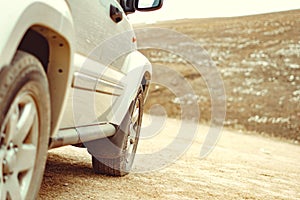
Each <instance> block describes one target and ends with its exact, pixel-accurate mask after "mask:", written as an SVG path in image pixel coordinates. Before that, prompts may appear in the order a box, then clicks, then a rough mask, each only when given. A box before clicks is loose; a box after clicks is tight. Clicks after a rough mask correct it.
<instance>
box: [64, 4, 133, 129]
mask: <svg viewBox="0 0 300 200" xmlns="http://www.w3.org/2000/svg"><path fill="white" fill-rule="evenodd" d="M67 2H68V4H69V6H70V9H71V12H72V16H73V19H74V26H75V31H76V39H75V40H76V54H75V55H74V67H75V73H74V77H73V83H72V89H71V92H70V94H69V99H68V102H67V105H66V111H65V113H64V116H63V119H62V123H61V126H60V128H61V129H64V128H73V127H79V126H87V125H94V124H99V123H106V122H108V121H109V120H108V119H107V118H106V115H105V113H108V112H109V110H110V108H111V106H112V105H113V103H114V102H115V100H116V99H117V98H118V97H119V96H120V95H121V94H122V90H123V88H124V84H126V83H123V82H122V79H123V78H124V76H126V73H125V72H124V71H123V70H122V67H123V64H124V62H125V59H126V57H127V55H128V54H129V53H131V52H133V51H135V50H136V44H135V35H134V32H133V30H132V27H131V25H130V23H129V22H128V20H127V17H126V15H125V13H124V12H123V10H122V8H121V6H120V5H119V3H118V2H117V1H115V0H89V1H83V0H67Z"/></svg>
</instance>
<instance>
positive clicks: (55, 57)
mask: <svg viewBox="0 0 300 200" xmlns="http://www.w3.org/2000/svg"><path fill="white" fill-rule="evenodd" d="M18 50H22V51H25V52H28V53H30V54H32V55H34V56H35V57H36V58H37V59H39V61H40V62H41V64H42V65H43V67H44V70H45V72H46V74H47V77H48V82H49V90H50V98H51V133H50V134H51V135H52V134H53V133H55V132H56V131H57V130H58V122H59V121H60V117H61V115H62V114H61V112H62V109H63V105H64V100H65V98H66V93H67V89H68V87H69V85H70V79H71V76H70V70H71V48H70V45H69V42H68V41H67V40H66V39H65V38H64V37H62V36H61V35H60V34H58V33H56V32H55V31H53V30H51V29H49V28H47V27H43V26H40V25H36V26H32V27H30V28H29V29H28V30H27V31H26V33H25V34H24V36H23V38H22V40H21V42H20V44H19V46H18Z"/></svg>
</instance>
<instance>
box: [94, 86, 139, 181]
mask: <svg viewBox="0 0 300 200" xmlns="http://www.w3.org/2000/svg"><path fill="white" fill-rule="evenodd" d="M143 105H144V98H143V93H142V91H140V92H138V94H137V96H136V98H135V99H134V101H133V102H132V103H131V105H130V107H129V110H128V112H127V114H126V116H125V117H124V119H123V121H122V123H121V125H120V126H119V127H118V129H117V132H116V134H115V135H114V136H113V137H111V138H107V139H102V140H98V141H93V145H96V146H97V148H96V149H98V150H97V151H98V152H95V151H94V152H95V153H93V152H91V151H90V153H91V154H92V163H93V169H94V171H95V172H96V173H99V174H105V175H109V176H124V175H126V174H128V173H129V172H130V170H131V168H132V164H133V161H134V157H135V154H136V150H137V145H138V141H139V136H140V130H141V124H142V117H143ZM88 146H89V145H88ZM88 148H89V147H88Z"/></svg>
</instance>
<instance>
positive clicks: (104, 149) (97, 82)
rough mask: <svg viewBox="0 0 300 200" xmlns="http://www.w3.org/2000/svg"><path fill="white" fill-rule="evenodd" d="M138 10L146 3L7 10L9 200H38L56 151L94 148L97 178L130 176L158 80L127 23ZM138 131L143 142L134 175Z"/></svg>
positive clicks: (4, 77) (60, 2) (4, 120)
mask: <svg viewBox="0 0 300 200" xmlns="http://www.w3.org/2000/svg"><path fill="white" fill-rule="evenodd" d="M141 1H143V0H140V2H141ZM125 5H126V6H125ZM161 5H162V1H159V2H158V3H157V4H156V5H150V4H149V5H148V7H147V5H146V7H142V8H141V9H140V10H143V11H147V10H155V9H158V8H160V7H161ZM143 6H144V5H143ZM138 7H139V1H138V0H136V1H134V0H128V1H126V0H121V2H118V1H116V0H91V1H81V0H66V1H64V0H52V1H48V0H26V1H17V0H12V1H1V2H0V8H1V11H2V12H1V14H0V15H1V18H0V27H1V37H0V89H1V91H0V124H1V143H0V161H1V163H2V166H1V167H0V172H1V171H2V172H1V173H0V176H1V177H0V195H1V199H33V198H35V196H36V194H37V192H38V189H39V185H40V183H41V179H42V174H43V170H44V165H45V161H46V155H45V152H46V151H47V149H49V148H55V147H60V146H64V145H69V144H72V145H77V146H86V147H87V149H88V151H89V152H90V153H91V155H92V157H93V165H95V166H94V169H95V171H96V172H98V173H102V172H103V173H104V174H109V175H116V176H122V175H125V174H127V173H128V172H129V171H130V168H131V165H132V162H133V159H134V154H135V151H136V145H137V141H138V135H139V131H140V125H141V117H142V112H143V107H142V106H143V103H144V101H145V98H146V94H147V90H148V86H149V84H150V81H151V64H150V62H149V61H148V60H147V58H145V57H144V56H143V55H142V54H141V53H140V52H139V51H138V50H137V44H136V37H135V34H134V31H133V28H132V26H131V24H130V23H129V21H128V19H127V17H126V15H125V14H128V13H132V12H134V11H135V10H136V9H139V8H138ZM25 72H26V73H25ZM22 73H25V74H22ZM134 113H137V116H134ZM26 117H27V118H30V123H29V124H30V127H29V125H26ZM135 117H137V118H135ZM133 120H136V121H134V122H133ZM19 124H21V125H22V126H21V125H20V127H19ZM24 124H25V125H24ZM19 129H20V130H19ZM22 129H24V130H26V131H25V132H28V133H25V132H24V131H23V132H24V133H23V132H22ZM131 130H133V131H132V132H134V134H135V136H134V139H131V140H130V141H131V142H132V141H134V140H136V144H135V142H134V144H135V146H134V147H133V150H131V151H132V152H131V154H132V155H130V159H132V161H131V162H130V164H124V166H122V167H125V168H126V170H124V169H123V168H122V169H121V168H120V165H123V164H122V163H121V160H122V159H123V158H124V155H123V154H124V151H125V150H126V149H127V148H128V146H130V144H131V143H128V145H127V142H128V141H129V139H128V138H130V137H132V136H131V135H130V134H131ZM19 133H20V135H22V134H23V135H24V136H22V137H24V138H22V141H21V142H19V143H18V142H17V139H16V138H18V137H19V136H18V134H19ZM35 137H36V138H35ZM32 138H33V139H32ZM40 142H41V143H40ZM82 144H84V145H82ZM31 147H32V151H31V153H28V152H30V151H29V150H28V149H30V148H31ZM126 151H127V150H126ZM26 153H28V157H27V158H28V159H29V160H28V159H27V160H26V158H24V156H25V157H26ZM23 154H24V155H23ZM121 154H122V155H121ZM31 158H32V160H33V161H32V162H31V161H30V159H31ZM120 158H122V159H121V160H120ZM126 158H127V157H126ZM112 160H113V161H114V166H107V164H106V163H105V162H106V161H112ZM27 162H28V163H31V164H28V169H25V168H24V169H19V171H15V168H19V167H18V166H19V165H22V164H24V163H27ZM122 162H123V161H122ZM115 165H118V166H117V168H114V167H115ZM125 165H126V166H125ZM106 167H108V168H110V169H111V168H114V170H115V171H114V172H113V173H107V172H108V170H107V169H106Z"/></svg>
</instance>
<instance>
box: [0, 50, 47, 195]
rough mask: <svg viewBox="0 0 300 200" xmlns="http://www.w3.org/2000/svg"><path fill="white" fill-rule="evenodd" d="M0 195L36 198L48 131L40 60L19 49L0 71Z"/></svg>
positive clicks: (40, 179)
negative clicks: (8, 63) (9, 62)
mask: <svg viewBox="0 0 300 200" xmlns="http://www.w3.org/2000/svg"><path fill="white" fill-rule="evenodd" d="M0 125H1V127H0V162H1V164H0V197H1V199H13V200H14V199H36V196H37V194H38V192H39V188H40V185H41V181H42V178H43V173H44V168H45V163H46V158H47V150H48V141H49V133H50V98H49V87H48V81H47V77H46V75H45V72H44V69H43V68H42V65H41V64H40V62H39V61H38V60H37V59H36V58H35V57H34V56H32V55H30V54H28V53H25V52H22V51H18V52H17V53H16V55H15V57H14V59H13V61H12V63H11V64H10V66H6V67H4V68H2V70H1V71H0Z"/></svg>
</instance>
